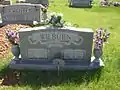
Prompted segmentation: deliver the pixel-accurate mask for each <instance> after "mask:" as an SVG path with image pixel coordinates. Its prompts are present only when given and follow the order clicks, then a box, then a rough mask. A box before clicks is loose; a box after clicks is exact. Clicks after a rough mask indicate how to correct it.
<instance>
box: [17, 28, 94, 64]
mask: <svg viewBox="0 0 120 90" xmlns="http://www.w3.org/2000/svg"><path fill="white" fill-rule="evenodd" d="M19 34H20V51H21V58H23V59H27V58H28V59H32V58H33V59H45V60H53V59H55V58H59V59H62V60H81V61H88V62H89V61H90V60H91V53H92V41H93V31H92V30H91V29H85V28H72V27H67V28H52V27H36V28H27V29H21V30H20V31H19Z"/></svg>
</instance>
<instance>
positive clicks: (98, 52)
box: [93, 49, 103, 60]
mask: <svg viewBox="0 0 120 90" xmlns="http://www.w3.org/2000/svg"><path fill="white" fill-rule="evenodd" d="M93 54H94V57H95V60H99V58H100V57H101V56H102V54H103V51H102V49H94V50H93Z"/></svg>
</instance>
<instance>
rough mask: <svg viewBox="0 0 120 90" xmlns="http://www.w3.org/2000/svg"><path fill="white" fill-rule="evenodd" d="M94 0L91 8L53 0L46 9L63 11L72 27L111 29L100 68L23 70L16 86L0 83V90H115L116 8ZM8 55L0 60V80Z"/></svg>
mask: <svg viewBox="0 0 120 90" xmlns="http://www.w3.org/2000/svg"><path fill="white" fill-rule="evenodd" d="M50 1H51V0H50ZM94 1H95V0H94ZM97 1H98V0H96V1H95V3H96V4H94V6H93V7H92V8H89V9H88V8H82V9H81V8H80V9H79V8H69V7H68V5H67V0H54V2H53V3H50V8H49V11H51V12H58V13H59V12H61V13H63V15H64V19H65V20H66V21H67V22H70V23H72V24H73V25H74V26H76V27H86V28H88V27H90V28H92V29H93V30H95V29H96V28H99V27H102V28H106V29H108V31H110V32H111V37H110V38H109V40H108V42H109V43H108V44H107V45H105V46H104V52H103V53H104V54H103V56H102V60H103V61H104V64H105V67H104V68H102V69H99V70H96V71H72V70H71V71H61V72H60V75H59V76H57V72H53V71H52V72H50V71H47V72H46V71H41V72H35V71H34V72H31V71H29V72H28V71H23V73H22V77H21V78H20V83H19V85H17V84H16V85H10V86H8V85H1V86H0V90H119V89H120V35H119V33H120V25H119V24H120V7H99V6H98V4H97ZM117 1H120V0H117ZM12 57H13V56H12V54H11V53H10V54H9V55H8V56H6V58H3V59H2V58H1V59H0V78H1V80H0V81H1V82H2V77H3V76H5V75H6V73H7V72H8V68H7V65H8V64H9V62H10V60H11V58H12Z"/></svg>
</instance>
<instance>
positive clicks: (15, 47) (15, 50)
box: [11, 45, 20, 59]
mask: <svg viewBox="0 0 120 90" xmlns="http://www.w3.org/2000/svg"><path fill="white" fill-rule="evenodd" d="M11 52H12V54H13V55H14V56H15V58H14V59H19V55H20V48H19V45H12V48H11Z"/></svg>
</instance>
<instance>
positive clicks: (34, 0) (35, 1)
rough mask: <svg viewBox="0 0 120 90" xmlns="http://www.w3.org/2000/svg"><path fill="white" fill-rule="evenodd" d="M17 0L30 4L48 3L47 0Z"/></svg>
mask: <svg viewBox="0 0 120 90" xmlns="http://www.w3.org/2000/svg"><path fill="white" fill-rule="evenodd" d="M17 2H21V3H22V2H23V3H31V4H43V5H46V4H47V5H48V4H49V1H48V0H17Z"/></svg>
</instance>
